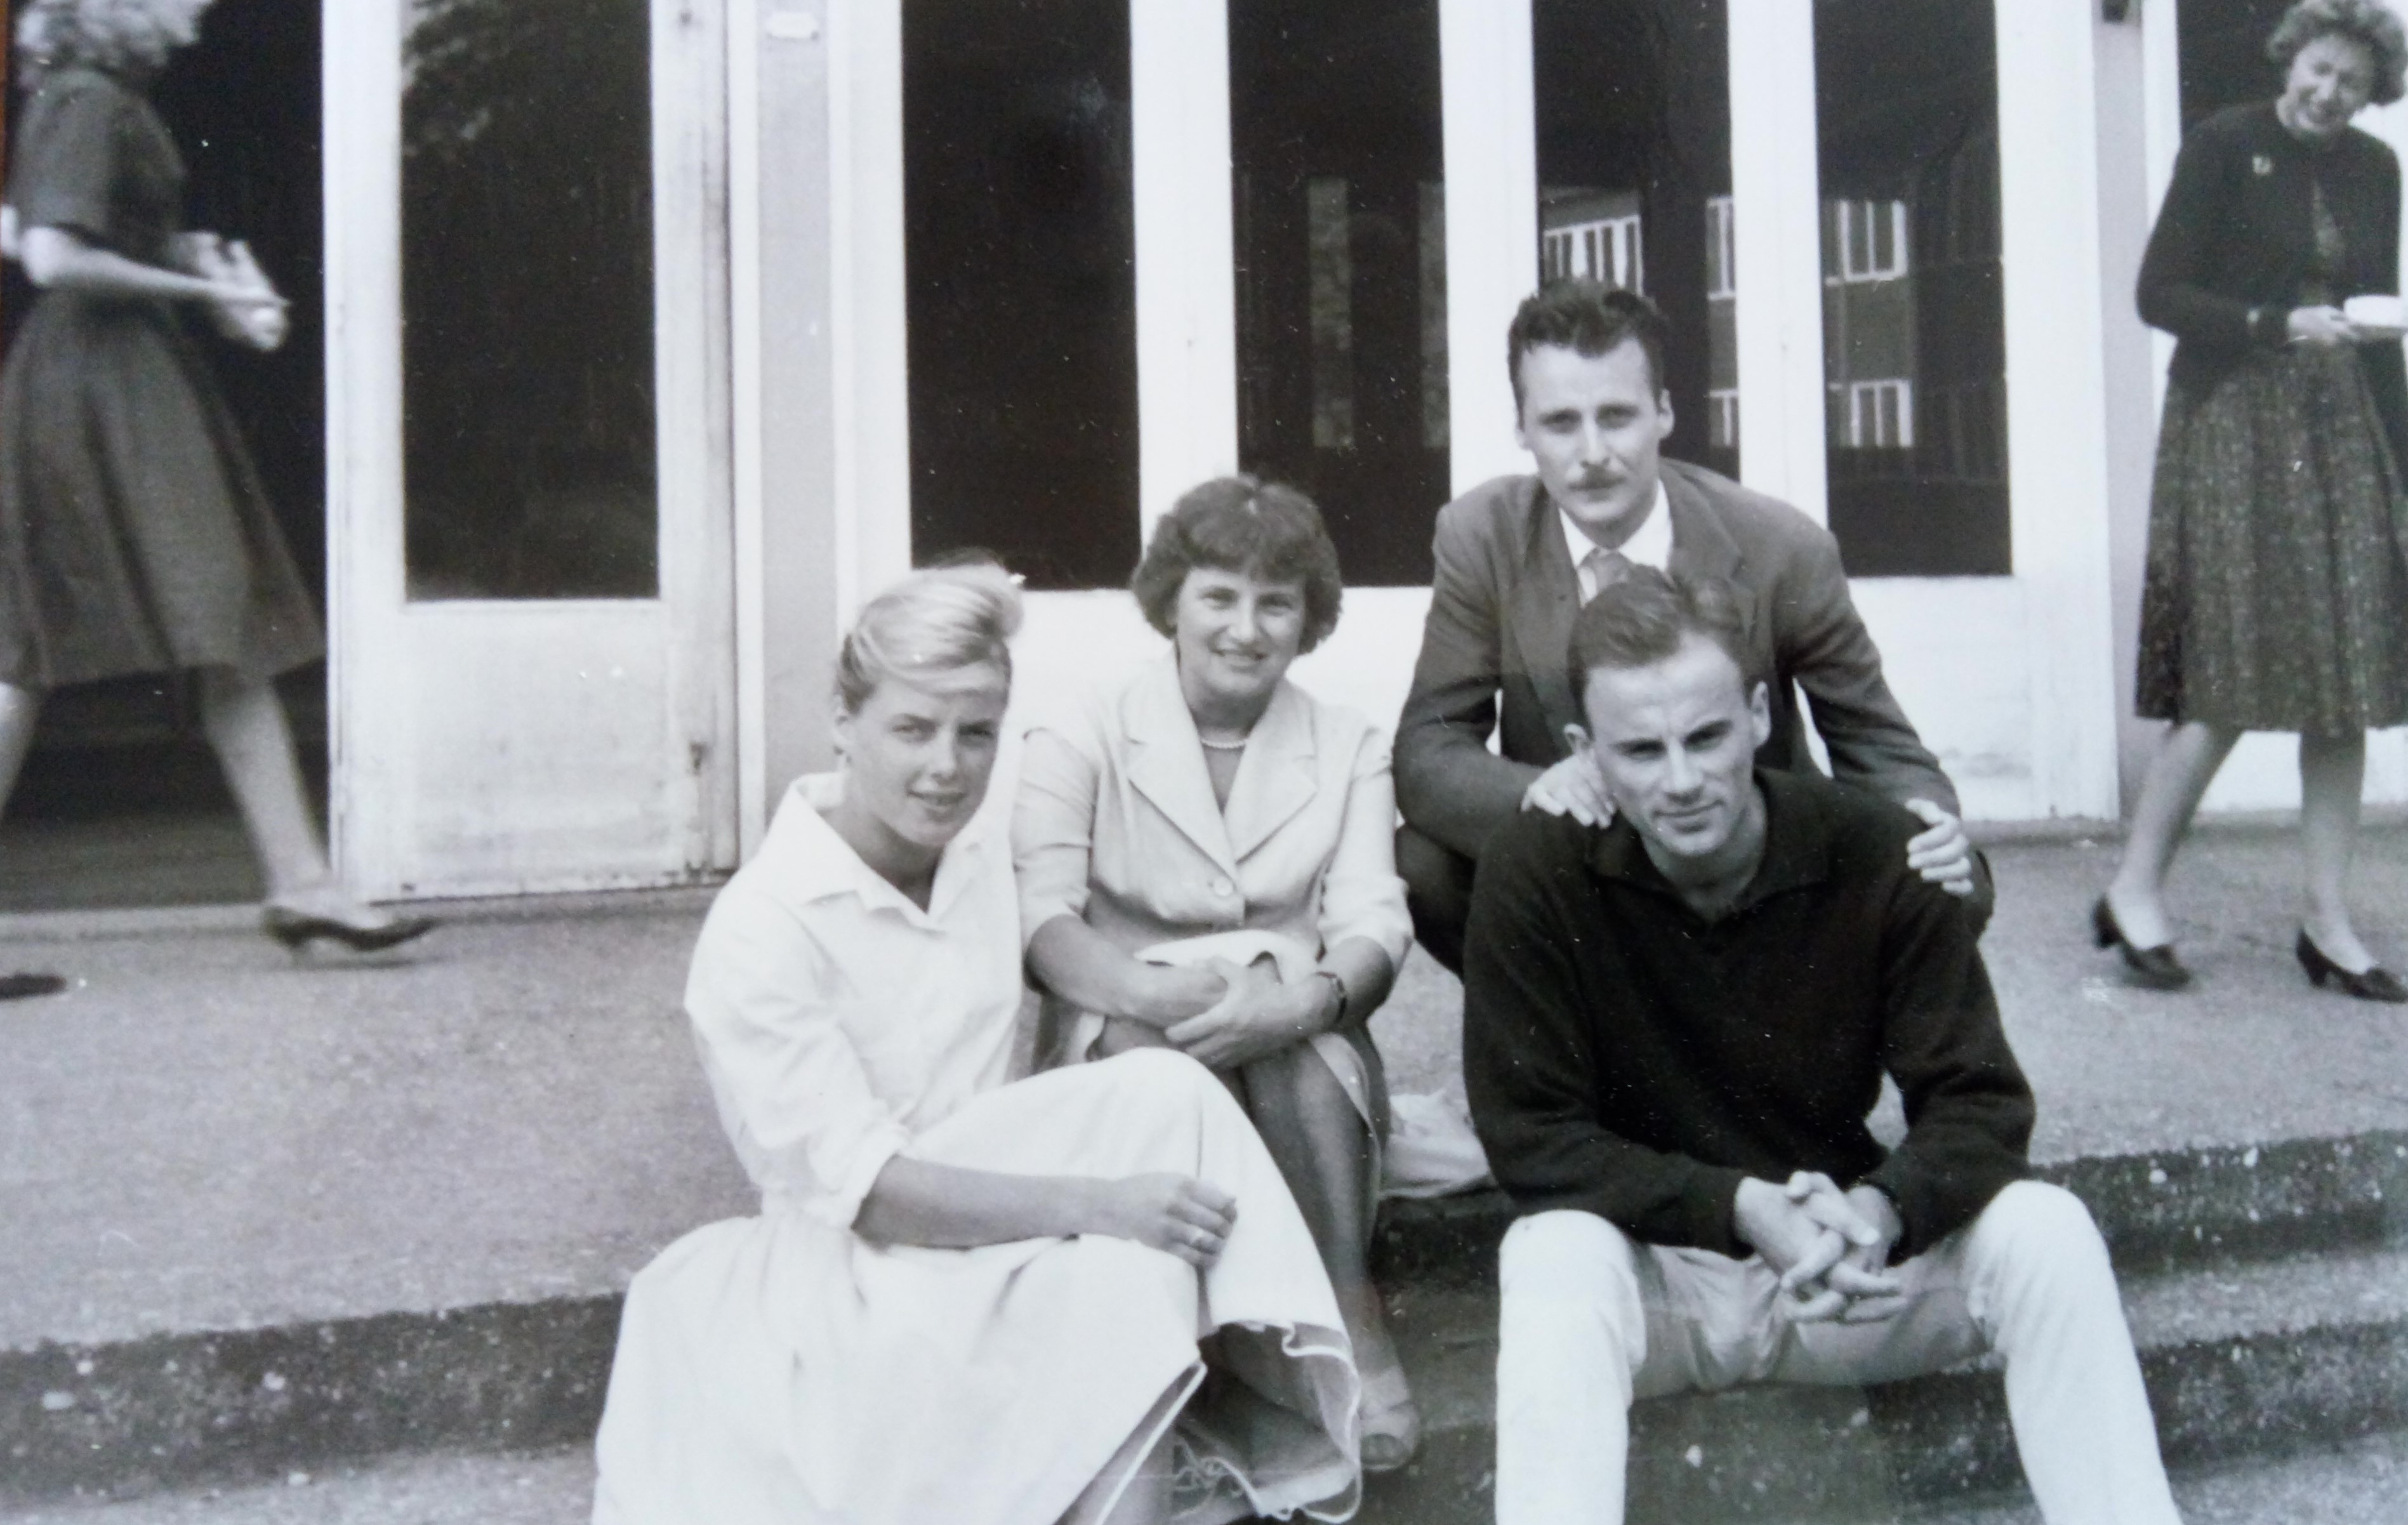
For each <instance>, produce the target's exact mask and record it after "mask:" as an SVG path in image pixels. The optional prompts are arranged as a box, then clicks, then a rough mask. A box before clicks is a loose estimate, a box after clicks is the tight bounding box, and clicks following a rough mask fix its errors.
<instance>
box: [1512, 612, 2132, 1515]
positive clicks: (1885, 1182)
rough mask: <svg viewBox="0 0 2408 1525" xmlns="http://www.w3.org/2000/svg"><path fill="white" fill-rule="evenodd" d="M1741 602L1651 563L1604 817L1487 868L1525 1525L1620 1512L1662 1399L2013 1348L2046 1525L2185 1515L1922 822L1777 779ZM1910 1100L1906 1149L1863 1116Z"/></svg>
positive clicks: (1608, 696) (1592, 703) (1529, 842)
mask: <svg viewBox="0 0 2408 1525" xmlns="http://www.w3.org/2000/svg"><path fill="white" fill-rule="evenodd" d="M1743 620H1744V615H1743V612H1742V606H1741V605H1740V604H1739V603H1738V601H1737V600H1736V599H1735V598H1734V597H1733V595H1732V594H1731V592H1730V591H1729V590H1728V589H1727V587H1726V586H1724V585H1722V584H1719V583H1716V582H1713V581H1711V580H1699V581H1693V580H1690V579H1688V578H1685V577H1668V576H1666V575H1665V574H1663V573H1661V572H1657V571H1656V570H1654V569H1652V568H1639V569H1635V570H1633V571H1631V572H1630V573H1628V574H1627V575H1626V576H1625V577H1622V578H1621V580H1619V581H1617V582H1615V583H1613V585H1611V586H1609V587H1607V588H1606V589H1604V590H1603V591H1600V592H1599V593H1598V596H1597V597H1596V598H1595V599H1593V600H1592V601H1591V602H1590V603H1589V604H1588V605H1587V606H1586V607H1584V609H1583V610H1582V611H1581V614H1580V617H1579V620H1578V621H1577V622H1576V623H1575V625H1574V627H1573V634H1572V661H1571V680H1572V687H1573V688H1574V689H1575V690H1576V691H1579V692H1580V694H1581V696H1582V705H1583V709H1584V713H1585V714H1586V716H1587V720H1588V724H1587V727H1586V733H1585V734H1584V735H1582V736H1579V737H1577V738H1576V746H1577V748H1578V755H1580V756H1583V757H1585V758H1586V759H1588V760H1589V763H1590V765H1591V766H1593V767H1594V768H1595V769H1596V772H1597V777H1598V783H1599V784H1600V786H1601V787H1602V789H1603V791H1604V792H1605V793H1606V794H1607V796H1608V797H1609V798H1611V800H1612V801H1613V805H1614V820H1613V823H1612V824H1611V825H1609V826H1606V827H1602V828H1599V827H1592V826H1584V825H1583V824H1582V823H1581V822H1580V821H1579V820H1576V819H1574V818H1572V817H1570V816H1557V815H1549V814H1545V813H1541V812H1538V811H1530V812H1525V813H1523V814H1520V815H1518V816H1516V817H1515V818H1514V819H1513V820H1512V821H1511V822H1509V823H1508V824H1507V825H1506V826H1505V827H1503V828H1502V829H1501V830H1500V831H1499V832H1498V834H1497V836H1496V838H1495V839H1494V841H1493V843H1492V845H1491V846H1490V847H1489V848H1488V849H1487V851H1486V852H1485V853H1484V855H1483V856H1482V859H1481V864H1480V870H1479V877H1478V881H1477V885H1476V888H1475V889H1474V891H1473V896H1472V907H1471V919H1470V923H1469V934H1468V936H1467V938H1466V943H1465V969H1464V977H1465V1003H1464V1071H1465V1076H1466V1078H1467V1080H1468V1081H1469V1087H1470V1093H1471V1107H1472V1117H1473V1119H1474V1121H1475V1122H1476V1123H1477V1124H1478V1126H1479V1131H1480V1136H1481V1139H1482V1141H1483V1143H1484V1144H1485V1145H1486V1146H1487V1149H1488V1158H1489V1162H1490V1164H1491V1165H1492V1166H1493V1167H1494V1169H1495V1171H1496V1174H1497V1178H1498V1181H1499V1182H1500V1183H1501V1184H1502V1185H1503V1186H1504V1187H1505V1188H1506V1190H1508V1191H1509V1192H1511V1193H1512V1196H1513V1198H1514V1201H1515V1203H1516V1204H1517V1205H1518V1206H1519V1207H1520V1208H1521V1210H1522V1212H1523V1214H1524V1215H1525V1216H1524V1217H1523V1218H1522V1219H1520V1220H1519V1221H1517V1222H1516V1223H1515V1224H1514V1225H1513V1228H1512V1231H1511V1232H1510V1233H1508V1234H1507V1235H1506V1239H1505V1244H1504V1247H1503V1250H1502V1252H1501V1269H1502V1284H1503V1294H1504V1295H1503V1315H1502V1329H1501V1347H1500V1350H1499V1354H1498V1367H1497V1384H1498V1422H1497V1449H1498V1464H1497V1518H1498V1521H1499V1525H1531V1522H1545V1525H1566V1522H1581V1521H1594V1522H1600V1525H1603V1522H1614V1521H1619V1520H1620V1519H1621V1518H1622V1499H1623V1472H1624V1465H1625V1461H1626V1456H1627V1444H1628V1409H1629V1405H1630V1402H1631V1399H1632V1398H1633V1397H1634V1396H1641V1397H1643V1396H1648V1395H1651V1394H1655V1393H1662V1392H1671V1391H1677V1390H1684V1389H1690V1388H1705V1389H1713V1388H1720V1387H1725V1386H1727V1385H1729V1384H1732V1383H1736V1382H1742V1381H1758V1380H1781V1381H1800V1382H1824V1383H1844V1384H1854V1383H1859V1382H1874V1381H1885V1380H1891V1379H1894V1378H1897V1377H1900V1376H1906V1375H1913V1374H1914V1373H1917V1372H1922V1371H1928V1370H1932V1369H1935V1368H1938V1367H1941V1366H1945V1365H1948V1364H1951V1363H1953V1362H1955V1361H1961V1360H1964V1359H1966V1358H1967V1357H1970V1356H1972V1355H1975V1354H1978V1353H1981V1352H1983V1351H1996V1352H1998V1353H1999V1354H2000V1355H2001V1356H2003V1357H2004V1359H2005V1362H2006V1368H2007V1375H2006V1381H2007V1403H2008V1408H2009V1411H2010V1413H2011V1415H2012V1417H2013V1418H2014V1427H2015V1434H2016V1439H2017V1442H2018V1444H2019V1445H2020V1447H2021V1449H2022V1451H2023V1457H2024V1464H2025V1472H2026V1475H2028V1478H2029V1479H2030V1481H2031V1485H2032V1491H2033V1493H2034V1495H2035V1497H2036V1498H2037V1499H2038V1500H2039V1503H2040V1506H2041V1512H2042V1516H2043V1517H2044V1518H2046V1519H2047V1520H2048V1521H2049V1522H2050V1525H2076V1522H2090V1521H2096V1522H2099V1525H2108V1522H2111V1521H2112V1522H2114V1525H2170V1522H2172V1521H2174V1520H2175V1519H2176V1518H2177V1517H2176V1516H2175V1514H2174V1512H2173V1504H2172V1500H2171V1496H2170V1494H2169V1493H2168V1492H2167V1489H2166V1482H2165V1473H2164V1469H2163V1467H2162V1466H2161V1464H2160V1463H2159V1461H2158V1457H2157V1434H2156V1430H2155V1427H2154V1425H2153V1423H2152V1421H2151V1418H2150V1416H2149V1408H2148V1401H2147V1397H2146V1394H2145V1393H2144V1392H2143V1390H2142V1386H2141V1376H2140V1368H2139V1364H2138V1362H2137V1361H2135V1359H2134V1357H2133V1353H2132V1344H2131V1336H2130V1333H2129V1332H2128V1330H2127V1329H2126V1327H2125V1324H2124V1318H2123V1310H2122V1306H2121V1304H2120V1302H2119V1300H2118V1298H2117V1295H2116V1290H2115V1279H2114V1273H2113V1271H2111V1270H2110V1269H2109V1266H2108V1262H2107V1253H2106V1249H2105V1247H2104V1246H2103V1245H2102V1244H2101V1242H2100V1238H2099V1233H2098V1231H2097V1229H2096V1228H2095V1227H2093V1226H2092V1224H2091V1221H2090V1218H2089V1215H2088V1214H2087V1213H2086V1212H2085V1211H2084V1209H2083V1207H2082V1204H2080V1203H2079V1202H2078V1201H2076V1200H2075V1199H2074V1198H2073V1197H2072V1196H2071V1195H2069V1194H2068V1193H2066V1192H2064V1191H2062V1190H2058V1189H2057V1188H2055V1187H2051V1186H2046V1185H2042V1184H2041V1183H2038V1182H2034V1181H2028V1180H2026V1179H2024V1178H2023V1177H2024V1176H2025V1173H2026V1166H2025V1146H2026V1143H2027V1141H2028V1138H2029V1136H2030V1132H2031V1123H2032V1099H2031V1092H2030V1090H2029V1088H2028V1087H2027V1086H2026V1084H2025V1082H2024V1078H2023V1076H2022V1073H2021V1072H2020V1071H2019V1070H2018V1069H2017V1067H2016V1064H2015V1060H2014V1054H2013V1052H2012V1051H2010V1049H2009V1048H2008V1047H2007V1041H2006V1036H2005V1033H2003V1032H2002V1031H2001V1029H2000V1022H1999V1013H1998V1004H1997V1001H1996V999H1995V997H1994V996H1993V995H1992V993H1991V991H1990V984H1989V978H1988V976H1987V974H1986V973H1985V971H1984V969H1983V966H1982V960H1981V955H1980V953H1979V952H1978V951H1977V950H1976V948H1975V944H1974V934H1973V931H1972V928H1971V926H1970V925H1969V923H1968V918H1967V916H1966V913H1965V911H1964V908H1963V906H1962V903H1961V902H1960V901H1958V900H1957V898H1956V897H1954V896H1952V895H1950V894H1948V893H1947V892H1946V891H1944V890H1942V889H1941V888H1939V887H1938V886H1935V885H1932V884H1930V883H1928V882H1926V881H1925V880H1924V879H1923V878H1922V877H1920V876H1919V875H1918V874H1917V873H1916V872H1915V871H1914V869H1913V868H1911V867H1909V866H1908V863H1907V854H1906V848H1905V845H1906V843H1907V841H1908V840H1909V839H1910V838H1912V837H1913V836H1914V835H1915V834H1917V833H1918V832H1920V831H1922V830H1923V823H1922V822H1921V821H1919V820H1916V819H1915V818H1914V816H1912V815H1910V814H1909V813H1908V812H1907V811H1906V810H1905V809H1903V808H1901V807H1900V806H1898V805H1892V804H1890V803H1888V802H1886V801H1884V800H1882V799H1879V798H1877V797H1875V796H1873V795H1871V794H1869V793H1863V792H1859V791H1854V790H1851V789H1849V788H1847V787H1845V786H1842V785H1839V784H1834V783H1831V782H1829V781H1828V780H1826V779H1823V778H1821V777H1814V776H1811V775H1806V774H1801V773H1785V772H1775V771H1770V770H1766V769H1759V768H1758V767H1756V764H1755V753H1756V748H1757V747H1759V746H1761V745H1762V744H1763V742H1764V739H1765V737H1766V735H1767V734H1768V732H1769V730H1770V724H1771V720H1770V705H1769V703H1768V698H1767V693H1766V688H1765V684H1764V683H1763V681H1762V680H1761V678H1760V677H1759V676H1758V675H1754V674H1748V673H1745V672H1744V670H1743V666H1742V663H1744V661H1745V660H1746V659H1745V657H1744V656H1743V653H1745V652H1746V651H1747V650H1748V649H1749V646H1748V643H1747V640H1746V633H1745V631H1744V629H1743V628H1742V625H1743ZM1885 1073H1886V1074H1888V1075H1889V1076H1891V1078H1893V1079H1894V1080H1895V1081H1896V1082H1897V1083H1898V1086H1899V1090H1900V1091H1901V1092H1902V1093H1903V1095H1904V1098H1905V1102H1906V1116H1907V1133H1906V1138H1905V1140H1904V1142H1902V1143H1901V1144H1899V1146H1898V1147H1896V1148H1894V1149H1891V1150H1888V1151H1886V1152H1885V1151H1884V1150H1883V1148H1882V1147H1881V1146H1880V1145H1879V1144H1878V1143H1877V1142H1875V1140H1874V1138H1873V1137H1872V1134H1871V1132H1870V1131H1869V1130H1868V1128H1867V1126H1866V1122H1865V1118H1866V1114H1867V1113H1868V1112H1869V1111H1871V1108H1872V1106H1873V1104H1874V1102H1875V1100H1876V1098H1877V1097H1878V1095H1879V1093H1880V1089H1881V1080H1882V1076H1883V1075H1884V1074H1885Z"/></svg>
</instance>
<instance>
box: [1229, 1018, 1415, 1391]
mask: <svg viewBox="0 0 2408 1525" xmlns="http://www.w3.org/2000/svg"><path fill="white" fill-rule="evenodd" d="M1244 1074H1245V1093H1246V1097H1247V1100H1248V1101H1249V1103H1250V1104H1251V1105H1250V1106H1249V1107H1248V1111H1249V1114H1250V1115H1251V1116H1252V1117H1253V1119H1254V1131H1255V1132H1256V1133H1260V1134H1262V1138H1263V1143H1264V1145H1265V1146H1266V1147H1269V1150H1270V1154H1271V1159H1272V1160H1273V1161H1274V1162H1277V1163H1278V1165H1279V1167H1280V1174H1281V1175H1282V1176H1285V1177H1286V1179H1287V1185H1288V1190H1289V1191H1290V1192H1291V1193H1293V1194H1294V1196H1295V1197H1296V1204H1297V1208H1298V1209H1300V1210H1301V1211H1302V1212H1303V1214H1304V1221H1305V1226H1306V1227H1307V1228H1309V1229H1311V1230H1312V1241H1313V1244H1314V1245H1315V1246H1316V1247H1318V1248H1319V1249H1320V1251H1321V1263H1322V1264H1323V1266H1325V1267H1326V1269H1327V1270H1328V1272H1329V1285H1330V1290H1332V1291H1334V1292H1336V1293H1337V1294H1338V1313H1339V1317H1340V1318H1343V1319H1345V1321H1346V1334H1347V1337H1348V1338H1349V1339H1350V1340H1352V1341H1353V1342H1354V1345H1355V1368H1356V1369H1357V1370H1358V1371H1360V1372H1361V1373H1362V1374H1363V1375H1364V1377H1365V1379H1366V1380H1369V1378H1370V1377H1371V1376H1373V1375H1377V1374H1379V1373H1382V1372H1386V1371H1390V1370H1393V1369H1394V1368H1395V1367H1396V1366H1397V1347H1396V1343H1395V1342H1394V1341H1393V1340H1391V1339H1390V1338H1389V1337H1388V1319H1387V1314H1386V1312H1385V1310H1383V1308H1382V1307H1381V1305H1380V1290H1379V1289H1378V1288H1377V1287H1375V1286H1373V1285H1372V1284H1371V1269H1370V1261H1369V1247H1370V1242H1371V1215H1372V1213H1373V1211H1374V1209H1375V1207H1376V1205H1377V1199H1376V1195H1375V1191H1374V1183H1373V1182H1372V1180H1371V1178H1370V1175H1371V1131H1370V1129H1369V1127H1368V1126H1367V1125H1366V1124H1365V1123H1364V1121H1363V1117H1362V1114H1360V1113H1358V1112H1356V1111H1355V1104H1354V1103H1353V1102H1351V1101H1349V1100H1348V1099H1347V1097H1346V1090H1345V1088H1344V1087H1342V1086H1340V1085H1339V1083H1338V1077H1337V1076H1334V1075H1331V1074H1330V1073H1329V1066H1328V1065H1326V1064H1325V1063H1323V1062H1322V1061H1321V1056H1320V1055H1319V1054H1316V1053H1314V1052H1313V1051H1312V1045H1311V1044H1306V1043H1298V1044H1292V1045H1290V1046H1289V1047H1287V1048H1283V1049H1281V1050H1280V1051H1279V1052H1277V1053H1275V1054H1270V1055H1268V1056H1266V1057H1264V1058H1262V1059H1258V1060H1255V1061H1254V1062H1253V1063H1251V1064H1248V1065H1247V1066H1246V1067H1245V1072H1244Z"/></svg>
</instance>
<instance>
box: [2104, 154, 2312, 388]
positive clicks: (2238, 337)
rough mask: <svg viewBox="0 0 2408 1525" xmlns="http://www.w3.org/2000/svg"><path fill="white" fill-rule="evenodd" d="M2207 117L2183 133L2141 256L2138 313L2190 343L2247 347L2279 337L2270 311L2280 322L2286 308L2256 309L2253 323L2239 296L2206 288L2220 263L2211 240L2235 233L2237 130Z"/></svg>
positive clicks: (2229, 347) (2217, 346)
mask: <svg viewBox="0 0 2408 1525" xmlns="http://www.w3.org/2000/svg"><path fill="white" fill-rule="evenodd" d="M2219 126H2220V123H2215V122H2210V123H2208V124H2206V125H2204V126H2202V127H2201V128H2200V129H2198V130H2195V131H2193V132H2192V133H2191V134H2190V135H2189V136H2187V137H2186V138H2184V139H2183V145H2182V150H2181V151H2180V152H2179V153H2177V154H2176V155H2175V156H2174V174H2173V180H2172V182H2171V184H2169V185H2168V186H2167V187H2166V200H2165V205H2164V206H2163V207H2160V208H2159V209H2158V211H2157V226H2156V227H2155V228H2153V229H2152V230H2150V233H2149V248H2148V252H2147V253H2146V254H2144V255H2143V256H2142V259H2141V281H2140V292H2139V297H2140V307H2141V321H2143V322H2144V323H2147V324H2148V325H2149V326H2150V327H2152V328H2162V329H2164V330H2165V331H2166V332H2167V333H2169V334H2171V335H2174V336H2175V337H2176V338H2178V339H2182V340H2184V341H2185V342H2186V343H2191V344H2196V345H2200V346H2202V347H2204V348H2207V349H2221V350H2234V349H2247V348H2248V347H2249V346H2250V344H2252V343H2253V342H2254V343H2260V344H2263V343H2269V342H2278V341H2279V338H2280V336H2281V330H2280V329H2279V328H2277V329H2276V332H2275V333H2274V334H2272V335H2270V334H2269V333H2268V332H2267V330H2268V328H2269V327H2270V326H2272V324H2270V322H2269V318H2270V316H2271V318H2272V322H2273V324H2279V323H2280V322H2281V321H2282V320H2283V319H2284V317H2285V316H2286V315H2285V314H2283V313H2280V312H2275V313H2272V314H2271V315H2270V314H2268V313H2266V312H2264V311H2263V310H2259V316H2258V321H2257V325H2256V326H2255V327H2253V326H2252V324H2251V321H2250V314H2251V312H2252V311H2253V310H2256V309H2253V308H2252V307H2251V306H2250V305H2249V304H2248V303H2246V302H2244V301H2242V300H2241V299H2240V298H2238V297H2234V296H2227V295H2224V294H2222V293H2221V292H2215V291H2213V290H2210V289H2209V286H2208V284H2207V282H2208V278H2209V273H2210V272H2211V271H2212V270H2213V269H2214V266H2215V248H2214V242H2215V240H2216V239H2218V238H2219V237H2229V236H2230V229H2229V225H2228V222H2229V219H2228V217H2227V209H2226V201H2227V199H2228V195H2229V184H2230V165H2231V164H2232V162H2233V159H2234V155H2235V152H2236V150H2238V148H2239V146H2240V145H2239V140H2238V138H2237V137H2236V136H2235V135H2232V134H2230V133H2228V132H2222V131H2218V130H2217V128H2218V127H2219Z"/></svg>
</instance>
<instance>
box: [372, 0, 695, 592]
mask: <svg viewBox="0 0 2408 1525" xmlns="http://www.w3.org/2000/svg"><path fill="white" fill-rule="evenodd" d="M651 46H652V39H651V33H650V25H649V21H648V18H647V7H643V6H641V5H637V4H632V3H630V0H411V3H410V6H409V34H408V42H407V53H406V63H407V78H408V80H409V83H408V85H407V86H406V87H405V89H404V92H403V95H402V192H401V197H402V236H401V244H402V312H403V317H404V320H405V321H404V325H403V341H402V373H403V376H402V388H403V392H402V411H403V421H404V431H405V436H404V449H405V451H406V463H405V469H406V471H407V474H408V477H407V479H408V483H409V506H408V509H407V516H406V524H407V529H408V537H409V596H410V597H412V598H415V599H442V598H611V597H619V598H643V597H650V596H652V594H653V593H654V592H655V591H657V588H658V564H659V538H660V536H659V520H658V512H657V503H656V498H655V493H656V481H657V477H656V465H655V463H656V450H655V438H654V429H653V408H652V83H651V68H650V61H651Z"/></svg>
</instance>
